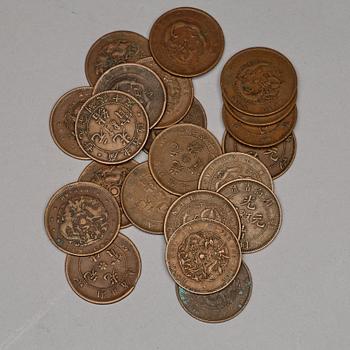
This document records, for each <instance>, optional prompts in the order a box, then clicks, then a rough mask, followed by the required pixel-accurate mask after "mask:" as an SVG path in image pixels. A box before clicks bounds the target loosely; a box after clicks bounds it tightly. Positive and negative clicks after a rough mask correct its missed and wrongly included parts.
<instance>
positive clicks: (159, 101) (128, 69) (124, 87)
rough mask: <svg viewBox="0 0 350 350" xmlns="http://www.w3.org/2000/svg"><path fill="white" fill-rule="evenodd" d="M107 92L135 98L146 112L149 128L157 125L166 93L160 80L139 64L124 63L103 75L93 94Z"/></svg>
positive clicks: (163, 106)
mask: <svg viewBox="0 0 350 350" xmlns="http://www.w3.org/2000/svg"><path fill="white" fill-rule="evenodd" d="M108 90H119V91H124V92H126V93H128V94H129V95H131V96H133V97H135V98H136V100H138V101H139V102H140V103H141V104H142V106H143V107H144V108H145V110H146V112H147V115H148V118H149V127H150V128H152V127H153V126H154V125H155V124H157V122H158V121H159V119H160V118H161V117H162V115H163V113H164V111H165V106H166V91H165V87H164V84H163V82H162V80H161V79H160V78H159V77H158V75H157V74H156V73H154V71H153V70H151V69H150V68H147V67H146V66H143V65H141V64H137V63H124V64H120V65H118V66H115V67H112V68H110V69H109V70H108V71H106V72H105V73H103V75H101V77H100V79H99V80H98V81H97V83H96V85H95V87H94V91H93V93H94V94H98V93H100V92H102V91H108Z"/></svg>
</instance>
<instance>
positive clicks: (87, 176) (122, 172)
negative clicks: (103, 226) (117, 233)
mask: <svg viewBox="0 0 350 350" xmlns="http://www.w3.org/2000/svg"><path fill="white" fill-rule="evenodd" d="M137 165H138V163H137V162H136V161H135V160H129V161H127V162H125V163H122V164H118V165H107V164H100V163H97V162H91V163H90V164H89V165H88V166H87V167H86V168H85V169H84V170H83V172H82V173H81V174H80V176H79V179H78V181H85V182H93V183H95V184H97V185H99V186H102V187H104V188H105V189H107V190H108V191H109V192H110V193H111V194H112V196H113V197H114V198H115V200H116V201H117V202H118V205H119V209H120V214H121V224H120V227H121V228H125V227H128V226H129V225H130V221H129V219H128V218H127V217H126V215H125V214H124V212H123V209H122V205H121V201H120V194H121V189H122V185H123V183H124V180H125V178H126V176H127V175H128V174H129V172H130V170H131V169H133V168H135V166H137Z"/></svg>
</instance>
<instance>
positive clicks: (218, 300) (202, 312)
mask: <svg viewBox="0 0 350 350" xmlns="http://www.w3.org/2000/svg"><path fill="white" fill-rule="evenodd" d="M252 288H253V284H252V276H251V274H250V271H249V269H248V267H247V265H246V264H245V263H244V262H243V261H242V264H241V267H240V269H239V271H238V274H237V276H236V277H235V279H234V280H233V281H232V282H231V283H230V284H229V285H228V286H227V287H225V288H224V289H222V290H221V291H219V292H216V293H213V294H208V295H200V294H194V293H191V292H188V291H187V290H185V289H183V288H181V287H179V286H177V285H176V286H175V290H176V295H177V298H178V300H179V302H180V305H181V306H182V307H183V308H184V310H185V311H186V312H187V313H188V314H190V315H191V316H192V317H194V318H196V319H197V320H200V321H203V322H209V323H217V322H224V321H228V320H230V319H232V318H234V317H236V316H237V315H238V314H240V313H241V311H242V310H243V309H244V308H245V307H246V305H247V304H248V302H249V299H250V296H251V293H252Z"/></svg>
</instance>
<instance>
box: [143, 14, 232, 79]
mask: <svg viewBox="0 0 350 350" xmlns="http://www.w3.org/2000/svg"><path fill="white" fill-rule="evenodd" d="M149 44H150V49H151V52H152V56H153V57H154V58H155V60H156V61H157V62H158V64H159V65H160V66H162V67H163V68H164V69H165V70H167V71H168V72H170V73H171V74H175V75H179V76H185V77H193V76H197V75H200V74H203V73H206V72H207V71H209V70H210V69H212V68H213V67H214V66H216V64H217V63H218V62H219V60H220V58H221V56H222V53H223V51H224V45H225V40H224V34H223V32H222V29H221V27H220V25H219V24H218V22H217V21H216V20H215V19H214V18H213V17H212V16H210V15H209V14H208V13H206V12H204V11H202V10H199V9H195V8H190V7H180V8H176V9H173V10H170V11H168V12H166V13H164V14H163V15H162V16H160V17H159V18H158V19H157V20H156V22H155V23H154V24H153V26H152V29H151V32H150V36H149Z"/></svg>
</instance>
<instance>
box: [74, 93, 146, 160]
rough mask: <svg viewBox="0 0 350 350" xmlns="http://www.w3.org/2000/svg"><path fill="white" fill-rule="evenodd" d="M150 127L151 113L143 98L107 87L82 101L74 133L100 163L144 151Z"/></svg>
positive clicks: (83, 146)
mask: <svg viewBox="0 0 350 350" xmlns="http://www.w3.org/2000/svg"><path fill="white" fill-rule="evenodd" d="M148 127H149V122H148V116H147V113H146V111H145V109H144V108H143V107H142V105H141V103H140V102H138V101H137V100H136V99H135V98H134V97H132V96H130V95H128V94H126V93H124V92H121V91H105V92H101V93H99V94H97V95H94V96H92V97H91V98H90V99H89V100H88V101H87V102H86V103H85V104H84V105H83V107H82V108H81V110H80V112H79V114H78V119H77V122H76V124H75V134H76V137H77V140H78V143H79V145H80V147H81V148H82V149H83V151H84V152H85V153H86V154H87V155H88V156H89V157H90V158H92V159H94V160H96V161H97V162H99V163H105V164H119V163H124V162H126V161H128V160H129V159H131V158H133V157H135V155H136V154H137V153H139V152H140V151H141V149H142V147H143V145H144V144H145V142H146V140H147V137H148Z"/></svg>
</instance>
